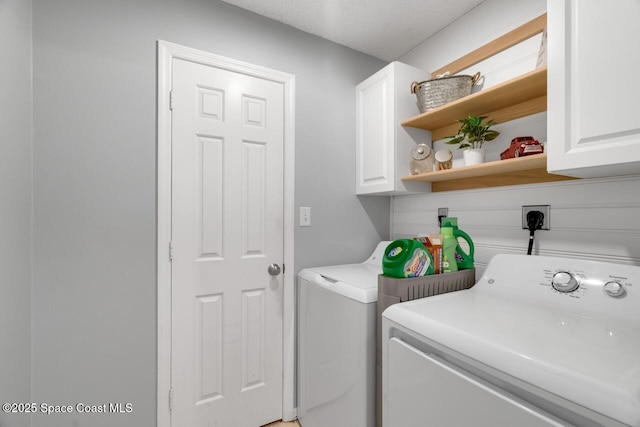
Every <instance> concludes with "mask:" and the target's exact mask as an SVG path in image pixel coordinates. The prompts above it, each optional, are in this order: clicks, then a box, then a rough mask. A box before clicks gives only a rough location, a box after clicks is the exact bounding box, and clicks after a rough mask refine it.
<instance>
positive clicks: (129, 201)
mask: <svg viewBox="0 0 640 427" xmlns="http://www.w3.org/2000/svg"><path fill="white" fill-rule="evenodd" d="M158 39H162V40H166V41H170V42H174V43H178V44H182V45H186V46H190V47H193V48H197V49H202V50H205V51H209V52H213V53H216V54H220V55H224V56H229V57H232V58H235V59H239V60H242V61H247V62H251V63H254V64H258V65H262V66H266V67H270V68H274V69H277V70H281V71H285V72H288V73H291V74H294V75H296V111H295V114H296V124H295V126H296V208H297V207H298V206H311V207H312V208H313V212H312V221H313V222H312V227H310V228H306V229H300V228H298V227H296V237H295V244H296V246H295V256H296V265H295V269H296V270H299V269H301V268H304V267H306V266H310V265H312V264H328V263H334V262H351V261H359V260H362V259H363V258H364V257H366V256H367V255H368V254H369V252H370V251H371V250H372V248H373V246H374V244H375V242H377V241H378V240H379V239H384V238H387V237H388V233H389V199H388V198H372V199H366V198H362V199H358V198H356V197H355V196H354V182H355V175H354V174H355V172H354V163H355V160H354V157H355V153H354V139H355V126H354V118H355V103H354V102H355V101H354V86H355V85H356V84H357V83H359V82H360V81H362V80H363V79H364V78H366V77H368V76H369V75H371V74H373V73H374V72H375V71H377V70H378V69H380V68H382V66H383V65H385V64H383V63H382V62H381V61H379V60H377V59H373V58H371V57H368V56H366V55H362V54H359V53H356V52H354V51H352V50H349V49H346V48H344V47H341V46H338V45H335V44H332V43H329V42H326V41H323V40H321V39H318V38H315V37H312V36H310V35H307V34H304V33H302V32H299V31H295V30H293V29H291V28H289V27H286V26H283V25H279V24H276V23H275V22H273V21H271V20H268V19H265V18H261V17H258V16H255V15H253V14H250V13H248V12H245V11H242V10H240V9H237V8H234V7H231V6H228V5H225V4H223V3H220V2H217V1H214V0H183V1H180V2H176V1H168V0H136V1H133V2H132V1H124V0H113V1H103V0H82V1H81V0H56V1H55V2H53V1H50V0H34V4H33V42H34V114H35V116H34V120H35V129H34V201H35V202H34V269H33V273H34V285H33V373H32V374H33V393H32V395H33V396H32V397H33V400H34V401H37V402H40V401H43V402H50V403H52V404H55V403H58V404H67V403H76V402H84V403H88V404H101V403H105V402H130V403H132V404H133V407H134V411H133V413H132V414H128V415H106V416H105V415H97V416H96V415H93V416H83V415H78V414H72V415H55V416H46V417H45V416H37V417H36V418H35V420H34V425H35V426H40V425H42V426H45V425H46V426H62V425H64V426H68V425H78V426H81V425H87V426H89V425H90V426H92V427H100V426H113V425H119V426H136V427H141V426H153V425H155V419H156V404H155V400H156V316H157V313H156V274H155V269H156V262H155V256H156V241H155V236H156V223H155V214H156V183H155V181H156V162H155V156H156V117H155V107H156V93H155V91H156V86H155V85H156V41H157V40H158ZM16 197H17V198H20V200H21V198H22V197H24V196H16Z"/></svg>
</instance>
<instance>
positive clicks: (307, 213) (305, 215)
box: [300, 206, 311, 227]
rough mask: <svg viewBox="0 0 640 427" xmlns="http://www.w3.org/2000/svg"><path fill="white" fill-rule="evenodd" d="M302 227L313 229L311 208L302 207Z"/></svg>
mask: <svg viewBox="0 0 640 427" xmlns="http://www.w3.org/2000/svg"><path fill="white" fill-rule="evenodd" d="M300 227H311V208H310V207H307V206H300Z"/></svg>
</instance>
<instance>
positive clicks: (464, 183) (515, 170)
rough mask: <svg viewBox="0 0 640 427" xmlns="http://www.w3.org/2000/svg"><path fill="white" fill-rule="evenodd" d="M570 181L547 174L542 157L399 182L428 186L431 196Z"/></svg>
mask: <svg viewBox="0 0 640 427" xmlns="http://www.w3.org/2000/svg"><path fill="white" fill-rule="evenodd" d="M570 179H576V178H573V177H570V176H564V175H555V174H550V173H548V172H547V155H546V154H535V155H531V156H525V157H518V158H516V159H507V160H498V161H495V162H488V163H482V164H480V165H473V166H463V167H458V168H453V169H447V170H442V171H436V172H428V173H421V174H418V175H411V176H406V177H403V178H402V180H403V181H418V182H430V183H431V191H432V192H439V191H453V190H469V189H474V188H488V187H501V186H507V185H521V184H534V183H540V182H554V181H566V180H570Z"/></svg>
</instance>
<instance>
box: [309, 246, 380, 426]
mask: <svg viewBox="0 0 640 427" xmlns="http://www.w3.org/2000/svg"><path fill="white" fill-rule="evenodd" d="M389 243H391V242H380V243H379V244H378V246H377V248H376V249H375V251H374V252H373V254H371V256H370V257H369V258H368V259H367V260H366V261H365V262H363V263H359V264H345V265H335V266H327V267H316V268H309V269H305V270H302V271H301V272H300V273H299V274H298V288H297V290H298V366H297V376H298V378H297V380H298V381H297V383H298V387H297V407H298V419H299V421H300V423H301V425H302V427H328V426H334V425H344V426H349V427H373V426H375V379H376V360H375V356H376V301H377V299H378V275H379V274H382V258H383V256H384V250H385V248H386V247H387V245H389Z"/></svg>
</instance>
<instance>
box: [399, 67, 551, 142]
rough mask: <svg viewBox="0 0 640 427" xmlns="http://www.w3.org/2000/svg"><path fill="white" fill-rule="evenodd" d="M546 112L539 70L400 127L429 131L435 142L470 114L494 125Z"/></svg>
mask: <svg viewBox="0 0 640 427" xmlns="http://www.w3.org/2000/svg"><path fill="white" fill-rule="evenodd" d="M546 110H547V67H541V68H538V69H536V70H534V71H531V72H529V73H526V74H523V75H521V76H518V77H516V78H514V79H511V80H508V81H506V82H503V83H500V84H498V85H495V86H492V87H490V88H488V89H484V90H481V91H479V92H476V93H473V94H471V95H469V96H465V97H464V98H460V99H458V100H456V101H453V102H450V103H448V104H446V105H443V106H442V107H438V108H434V109H433V110H430V111H427V112H425V113H422V114H420V115H418V116H415V117H412V118H410V119H408V120H405V121H403V122H402V123H401V124H402V125H403V126H409V127H414V128H419V129H426V130H430V131H431V139H432V140H433V141H437V140H439V139H442V138H444V137H445V136H447V135H454V134H455V133H456V132H457V130H458V127H459V123H458V122H457V120H459V119H462V118H465V117H467V116H468V115H470V114H473V115H476V116H488V117H489V119H490V120H494V121H495V122H496V123H503V122H507V121H510V120H514V119H518V118H520V117H524V116H528V115H531V114H535V113H540V112H542V111H546Z"/></svg>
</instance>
